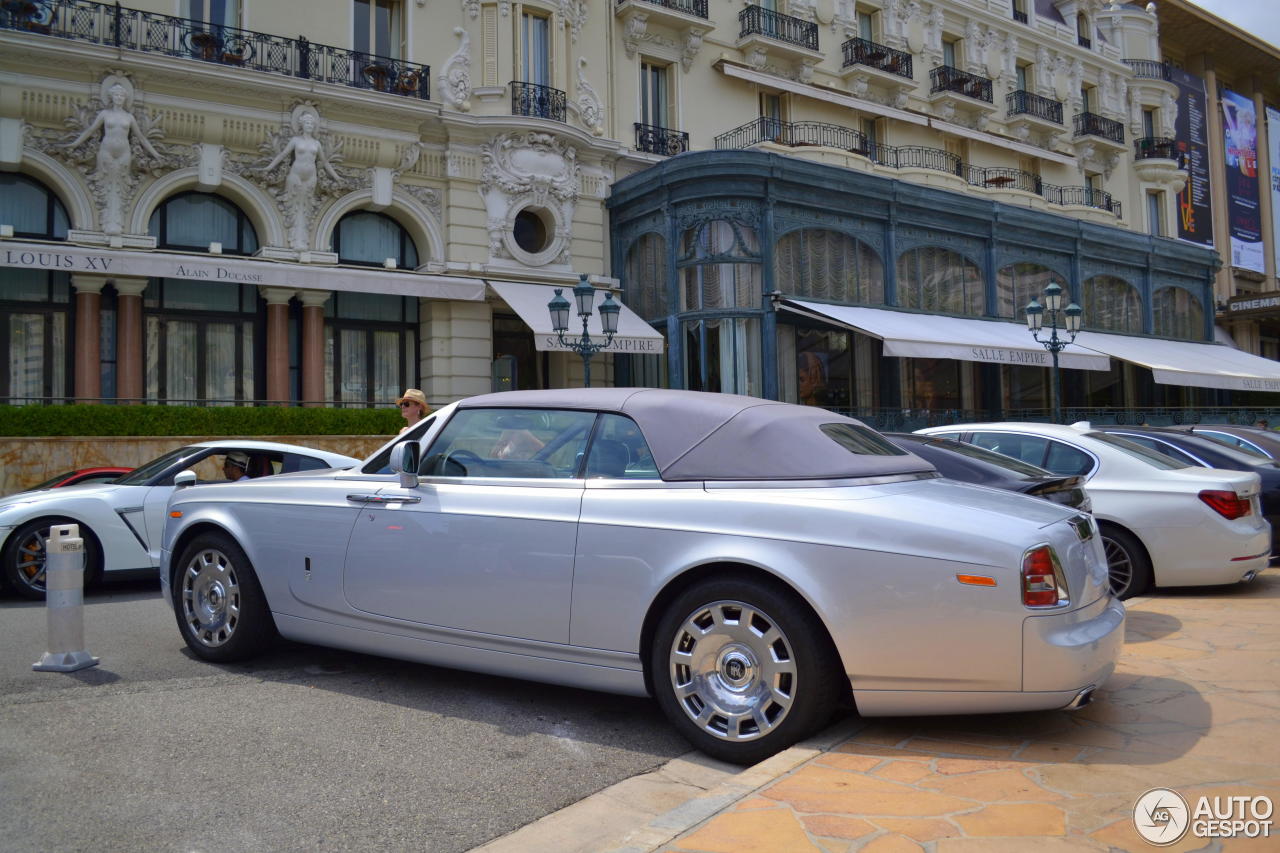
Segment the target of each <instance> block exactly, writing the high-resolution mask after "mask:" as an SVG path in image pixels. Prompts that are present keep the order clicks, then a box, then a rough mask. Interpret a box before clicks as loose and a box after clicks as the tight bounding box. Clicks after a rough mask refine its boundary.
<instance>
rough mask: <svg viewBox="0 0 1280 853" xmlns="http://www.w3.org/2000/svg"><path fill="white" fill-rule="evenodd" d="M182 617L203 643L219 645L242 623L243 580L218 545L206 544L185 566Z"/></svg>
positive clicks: (210, 646) (183, 572) (211, 646)
mask: <svg viewBox="0 0 1280 853" xmlns="http://www.w3.org/2000/svg"><path fill="white" fill-rule="evenodd" d="M180 600H181V603H182V618H183V621H184V622H185V623H186V625H187V628H188V630H189V631H190V633H191V636H192V637H193V638H194V639H195V640H196V641H198V642H199V643H200V644H201V645H204V646H207V647H209V648H217V647H218V646H221V645H223V644H224V643H226V642H227V641H228V640H230V639H231V637H232V636H233V635H234V634H235V631H236V627H237V626H238V625H239V624H240V581H239V578H238V577H237V576H236V567H235V565H234V564H233V563H232V562H231V560H230V559H228V557H227V555H226V554H224V553H223V552H222V551H220V550H218V549H216V548H203V549H201V550H199V551H197V552H196V553H195V554H193V555H192V557H191V559H190V560H189V561H188V562H187V565H186V566H185V567H183V569H182V587H181V599H180Z"/></svg>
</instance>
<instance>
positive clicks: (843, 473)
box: [458, 388, 935, 481]
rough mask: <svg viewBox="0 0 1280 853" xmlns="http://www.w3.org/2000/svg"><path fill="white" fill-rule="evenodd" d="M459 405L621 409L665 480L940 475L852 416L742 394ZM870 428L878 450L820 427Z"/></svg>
mask: <svg viewBox="0 0 1280 853" xmlns="http://www.w3.org/2000/svg"><path fill="white" fill-rule="evenodd" d="M458 406H459V408H463V409H474V408H492V407H503V408H544V409H545V408H554V409H585V410H590V411H603V412H615V413H617V414H621V415H626V416H628V417H630V418H632V419H633V420H634V421H635V422H636V425H637V426H639V427H640V431H641V432H642V433H643V434H644V438H645V441H646V442H647V443H648V445H649V452H650V453H652V454H653V460H654V463H655V464H656V465H657V467H658V471H659V473H660V474H661V476H662V479H664V480H674V481H681V480H812V479H830V480H837V479H845V478H850V477H876V476H892V475H899V474H919V473H935V469H934V466H933V465H930V464H929V463H928V462H926V461H925V460H923V459H921V458H920V457H918V456H916V455H915V454H913V453H910V452H907V451H905V450H900V449H898V448H896V447H894V446H893V445H891V444H889V443H887V442H884V441H883V439H881V438H880V436H879V434H878V433H875V432H874V431H871V430H870V429H869V428H868V427H866V426H865V425H864V424H862V423H861V422H859V421H856V420H854V419H852V418H847V417H844V416H843V415H837V414H833V413H832V412H829V411H827V410H825V409H819V408H815V407H813V406H796V405H793V404H790V403H779V402H776V401H773V400H763V399H760V398H758V397H746V396H741V395H737V394H712V393H707V392H702V391H677V390H669V389H662V388H566V389H558V390H550V391H504V392H500V393H496V394H484V395H481V396H479V397H470V398H468V399H466V400H463V401H461V402H460V403H459V404H458ZM828 424H847V425H852V426H853V427H855V428H856V429H858V430H862V431H866V433H867V434H868V438H869V441H870V442H871V443H873V444H874V443H875V442H877V441H878V442H879V443H881V444H883V445H884V447H883V450H882V451H880V452H870V453H855V452H852V451H850V450H848V449H846V448H845V447H844V446H843V445H842V444H840V443H839V442H837V441H836V440H834V439H833V438H831V437H830V436H828V435H827V434H825V433H824V432H823V431H822V427H824V426H826V425H828Z"/></svg>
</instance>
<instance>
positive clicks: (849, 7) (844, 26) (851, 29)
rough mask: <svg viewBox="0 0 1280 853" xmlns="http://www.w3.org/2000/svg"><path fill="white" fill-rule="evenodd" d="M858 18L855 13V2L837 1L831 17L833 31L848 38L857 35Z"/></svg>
mask: <svg viewBox="0 0 1280 853" xmlns="http://www.w3.org/2000/svg"><path fill="white" fill-rule="evenodd" d="M857 29H858V16H857V14H856V13H855V11H854V5H853V0H835V9H834V10H833V11H832V15H831V31H832V32H836V33H841V34H843V35H844V36H845V37H846V38H848V37H850V36H855V35H857V34H858V33H857Z"/></svg>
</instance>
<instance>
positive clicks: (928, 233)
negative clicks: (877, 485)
mask: <svg viewBox="0 0 1280 853" xmlns="http://www.w3.org/2000/svg"><path fill="white" fill-rule="evenodd" d="M307 10H308V12H309V13H311V14H308V15H307V16H306V17H305V18H304V19H301V20H300V19H299V18H298V16H297V14H296V11H297V7H296V4H289V3H283V2H271V0H256V1H255V0H240V2H236V0H156V2H150V3H148V2H142V0H139V2H137V3H136V4H135V5H134V6H133V7H129V8H126V7H117V6H114V5H107V4H101V3H95V2H90V1H89V0H29V2H23V3H16V4H5V6H4V8H3V10H0V82H2V83H3V86H2V87H0V311H2V312H3V313H4V314H5V317H4V322H3V323H0V335H3V336H4V339H3V340H0V347H3V349H4V350H5V351H6V352H8V353H9V355H10V359H9V362H10V366H9V368H8V370H7V371H5V374H4V375H3V376H0V383H2V385H0V399H3V400H6V401H9V402H39V401H61V400H108V401H114V400H120V401H135V400H145V401H155V402H165V403H174V404H177V403H198V404H234V403H248V402H278V403H285V404H306V405H380V404H386V403H388V402H389V401H391V400H392V399H394V397H395V396H396V395H398V394H399V392H400V391H401V390H402V389H403V388H404V387H413V386H416V387H422V388H423V389H424V390H425V391H426V393H427V396H428V399H429V400H430V401H431V402H432V403H433V404H434V405H440V404H443V403H446V402H449V401H451V400H454V399H458V398H460V397H463V396H467V395H469V394H474V393H479V392H483V391H487V390H490V389H491V388H533V387H563V386H566V385H574V384H580V383H581V381H582V373H583V365H582V362H581V359H579V358H578V356H577V355H575V354H573V353H571V352H567V351H566V349H567V347H565V346H564V345H563V344H562V343H561V342H560V341H559V340H558V339H557V337H556V335H555V334H554V333H553V332H552V331H551V329H550V325H549V320H548V317H547V312H546V309H545V305H546V302H547V301H549V298H550V296H551V294H552V293H554V288H556V287H559V288H565V287H569V286H572V285H573V284H574V283H576V282H577V281H578V278H579V276H581V275H586V276H588V280H589V281H591V282H592V283H593V284H595V285H596V287H597V288H598V289H599V290H601V291H605V290H612V291H614V292H616V293H619V294H620V295H621V298H622V301H623V303H624V305H625V306H626V309H624V316H623V329H622V333H620V335H619V336H618V338H617V339H615V341H614V343H613V344H612V345H611V347H610V348H609V350H607V351H606V353H605V354H602V355H600V356H597V358H596V361H595V363H594V364H593V371H592V375H593V378H596V379H597V381H599V378H600V377H604V381H606V382H617V383H628V384H646V385H664V386H673V387H687V388H704V389H709V390H724V391H734V392H740V393H748V394H756V395H761V396H766V397H773V398H779V399H788V400H797V401H802V402H812V403H818V404H821V405H827V406H830V407H833V408H844V409H850V410H858V411H867V410H871V409H899V408H908V409H928V410H931V411H932V410H973V411H988V412H997V411H1010V410H1015V409H1021V410H1037V409H1047V407H1048V399H1049V388H1050V382H1051V371H1050V370H1049V369H1048V368H1047V366H1046V365H1047V356H1046V354H1045V352H1044V350H1043V348H1042V347H1040V345H1039V344H1037V343H1035V342H1034V341H1031V340H1030V335H1029V334H1028V333H1027V332H1026V329H1025V327H1024V326H1020V325H1018V324H1019V323H1020V321H1021V318H1022V313H1023V310H1024V307H1025V305H1026V303H1027V302H1028V301H1029V300H1030V299H1031V298H1033V297H1037V296H1038V295H1039V294H1041V293H1042V292H1043V289H1044V287H1045V286H1046V285H1048V284H1050V283H1051V282H1052V283H1058V284H1059V285H1060V286H1062V287H1064V288H1065V289H1066V291H1067V294H1068V299H1070V300H1074V301H1076V302H1078V303H1079V304H1080V305H1081V306H1082V308H1083V318H1084V328H1085V330H1086V331H1085V333H1084V334H1083V335H1082V338H1081V341H1082V342H1083V341H1084V340H1085V339H1087V338H1089V337H1090V336H1092V337H1093V338H1095V340H1093V343H1092V348H1088V349H1086V348H1082V347H1079V348H1069V349H1068V350H1067V351H1065V352H1064V353H1063V361H1062V364H1063V367H1064V368H1065V369H1064V370H1063V372H1062V383H1063V391H1064V400H1066V401H1067V402H1068V403H1070V404H1071V405H1074V406H1079V407H1140V406H1152V405H1170V406H1202V405H1214V404H1218V405H1222V404H1229V403H1232V402H1233V401H1234V400H1235V397H1234V396H1233V395H1237V394H1242V393H1246V391H1245V390H1244V387H1239V386H1245V387H1261V388H1263V389H1269V388H1280V370H1275V369H1274V368H1273V367H1271V366H1270V365H1269V364H1267V363H1260V362H1255V361H1248V360H1247V356H1246V354H1245V353H1243V352H1241V355H1240V357H1238V358H1228V359H1226V363H1225V365H1224V366H1220V367H1218V368H1214V369H1211V368H1209V367H1206V366H1205V363H1206V362H1205V358H1204V355H1205V353H1209V354H1210V355H1216V354H1218V353H1219V351H1220V350H1225V349H1226V347H1221V346H1214V345H1212V344H1211V343H1210V342H1212V341H1213V340H1214V336H1215V318H1217V319H1220V317H1218V316H1217V315H1218V313H1219V312H1218V310H1217V309H1218V304H1219V303H1220V302H1224V301H1225V300H1226V299H1228V298H1230V296H1234V295H1236V294H1235V293H1234V292H1233V291H1230V287H1229V286H1228V285H1226V284H1224V281H1225V275H1226V274H1225V273H1224V272H1223V271H1222V269H1220V267H1221V266H1222V265H1221V263H1220V261H1219V260H1218V255H1219V254H1221V246H1218V249H1219V252H1218V253H1215V252H1214V247H1215V246H1216V245H1217V244H1216V243H1213V242H1212V241H1210V243H1208V244H1201V245H1196V244H1195V243H1194V242H1191V241H1188V240H1185V239H1182V240H1179V239H1176V238H1177V237H1178V236H1179V234H1178V232H1177V230H1176V227H1175V225H1176V223H1178V222H1179V219H1178V217H1179V215H1180V213H1179V210H1180V208H1179V198H1180V194H1181V193H1182V192H1183V191H1184V187H1186V186H1187V185H1188V175H1189V172H1190V171H1191V170H1190V167H1189V165H1188V157H1187V154H1186V152H1185V151H1184V150H1182V149H1180V148H1178V147H1177V145H1176V144H1175V143H1176V140H1177V137H1178V132H1177V122H1178V113H1179V109H1178V104H1179V97H1180V94H1181V93H1180V90H1179V88H1178V85H1177V84H1176V83H1175V82H1173V81H1171V79H1169V78H1170V74H1169V72H1168V69H1169V68H1170V66H1169V65H1168V64H1167V63H1166V62H1165V56H1164V46H1163V43H1162V36H1161V26H1160V25H1161V21H1162V18H1161V14H1162V13H1161V12H1160V11H1159V10H1157V11H1155V12H1152V11H1149V10H1148V9H1145V8H1140V7H1136V6H1116V5H1104V4H1102V3H1101V2H1098V0H1059V2H1056V3H1054V2H1050V0H1036V2H1034V3H1032V2H1031V0H1028V2H1025V3H1024V2H1022V0H1013V2H1012V3H1010V2H1008V0H982V2H978V0H948V2H937V3H917V2H909V3H908V2H902V0H882V2H877V3H861V2H853V0H829V2H813V0H790V2H782V0H762V2H761V3H759V4H752V3H742V2H739V0H608V2H605V0H598V2H590V1H589V0H528V2H520V0H458V2H452V0H429V2H428V0H316V2H314V3H309V4H308V5H307ZM1273 53H1274V50H1273ZM1183 67H1184V68H1191V65H1189V64H1187V63H1184V66H1183ZM1269 79H1271V80H1273V81H1274V79H1275V75H1274V74H1272V75H1271V77H1270V78H1269ZM1259 97H1263V95H1262V94H1260V95H1259ZM1264 99H1265V98H1264ZM1224 162H1225V160H1224ZM1223 221H1224V222H1225V221H1226V220H1225V219H1224V220H1223ZM1215 222H1216V220H1215ZM1272 254H1273V253H1272ZM1255 284H1257V285H1258V287H1257V289H1258V290H1260V291H1261V290H1274V289H1275V272H1274V263H1273V264H1272V267H1271V278H1270V279H1265V277H1264V280H1263V281H1260V282H1255ZM1228 294H1230V296H1228ZM602 295H603V294H601V296H602ZM593 322H594V323H595V325H594V326H593V328H594V329H595V331H596V333H597V334H598V333H599V326H598V320H597V321H593ZM1231 331H1232V333H1233V334H1234V335H1235V337H1236V339H1237V342H1238V343H1239V346H1240V347H1241V349H1242V350H1247V351H1248V352H1249V353H1262V354H1264V355H1266V354H1269V353H1267V352H1265V345H1266V342H1265V338H1266V335H1265V334H1264V333H1262V332H1259V333H1257V334H1256V335H1255V336H1253V337H1251V336H1250V333H1247V332H1239V331H1238V330H1237V329H1236V328H1234V327H1233V328H1232V329H1231ZM1015 333H1016V334H1015ZM1250 383H1253V385H1252V386H1250ZM1269 383H1275V384H1274V385H1271V384H1269Z"/></svg>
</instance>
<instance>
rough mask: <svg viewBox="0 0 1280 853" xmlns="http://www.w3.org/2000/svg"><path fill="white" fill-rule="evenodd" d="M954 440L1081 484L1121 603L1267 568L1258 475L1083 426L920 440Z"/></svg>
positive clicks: (968, 430) (1006, 426)
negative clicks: (1156, 589)
mask: <svg viewBox="0 0 1280 853" xmlns="http://www.w3.org/2000/svg"><path fill="white" fill-rule="evenodd" d="M916 431H917V432H920V433H924V434H926V435H943V436H946V437H948V438H957V439H959V440H961V441H967V442H969V443H971V444H976V445H977V446H978V447H985V448H987V449H988V450H994V451H996V452H998V453H1003V454H1005V455H1006V456H1012V457H1014V458H1015V459H1021V460H1022V461H1023V462H1030V463H1031V464H1032V465H1039V466H1040V467H1042V468H1047V469H1049V470H1050V471H1052V472H1054V473H1055V474H1072V475H1080V476H1083V477H1084V478H1085V490H1086V491H1087V492H1088V493H1089V498H1090V500H1091V501H1092V502H1093V514H1094V517H1095V518H1096V519H1097V521H1098V527H1099V528H1100V529H1101V531H1102V544H1103V546H1104V547H1105V549H1106V554H1107V563H1108V565H1109V567H1110V572H1111V589H1112V591H1113V592H1114V593H1115V594H1116V595H1118V596H1120V597H1121V598H1129V597H1130V596H1134V595H1141V594H1142V593H1143V592H1146V591H1147V590H1148V589H1149V588H1150V587H1151V586H1152V585H1153V584H1154V585H1155V586H1198V585H1210V584H1230V583H1237V582H1239V581H1248V580H1252V579H1253V577H1254V575H1256V574H1257V573H1258V572H1260V571H1262V570H1263V569H1265V568H1266V567H1267V563H1268V562H1269V561H1270V559H1271V525H1270V524H1269V523H1268V522H1267V520H1266V518H1264V517H1263V515H1262V511H1261V507H1260V505H1259V498H1258V496H1259V493H1260V491H1261V486H1260V481H1259V477H1258V475H1257V474H1254V473H1250V472H1246V471H1228V470H1225V469H1221V468H1199V467H1193V466H1188V465H1187V464H1186V463H1185V462H1181V461H1178V460H1175V459H1172V458H1170V457H1169V456H1165V455H1164V454H1162V453H1157V452H1156V451H1154V450H1149V449H1148V448H1146V447H1143V446H1141V445H1139V444H1135V443H1134V442H1132V441H1129V440H1127V439H1125V438H1123V437H1121V436H1118V435H1109V434H1107V433H1105V432H1102V431H1100V430H1095V429H1093V428H1092V427H1091V426H1090V425H1089V424H1088V423H1087V422H1083V421H1082V422H1080V423H1077V424H1072V425H1071V426H1064V425H1062V424H1041V423H991V424H955V425H952V426H941V427H929V428H928V429H921V430H916Z"/></svg>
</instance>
